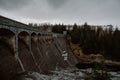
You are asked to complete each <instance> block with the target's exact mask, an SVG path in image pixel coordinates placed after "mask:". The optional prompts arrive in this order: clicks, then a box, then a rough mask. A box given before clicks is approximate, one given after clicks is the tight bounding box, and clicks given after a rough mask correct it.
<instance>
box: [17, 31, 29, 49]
mask: <svg viewBox="0 0 120 80" xmlns="http://www.w3.org/2000/svg"><path fill="white" fill-rule="evenodd" d="M29 40H30V36H29V33H28V32H26V31H21V32H20V33H19V34H18V42H19V41H21V42H23V43H24V44H25V45H26V46H27V47H29Z"/></svg>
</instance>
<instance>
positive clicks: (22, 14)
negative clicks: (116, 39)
mask: <svg viewBox="0 0 120 80" xmlns="http://www.w3.org/2000/svg"><path fill="white" fill-rule="evenodd" d="M0 15H3V16H6V17H9V18H12V19H15V20H17V21H20V22H24V23H29V22H37V23H43V22H49V23H59V22H60V23H65V24H74V23H78V24H84V22H88V24H99V25H106V24H113V25H120V0H0Z"/></svg>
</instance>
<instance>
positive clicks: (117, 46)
mask: <svg viewBox="0 0 120 80" xmlns="http://www.w3.org/2000/svg"><path fill="white" fill-rule="evenodd" d="M47 26H49V27H52V32H55V33H63V31H67V34H68V35H69V36H70V37H71V42H72V43H74V44H79V46H80V47H81V48H82V50H83V52H84V53H85V54H102V55H104V56H105V57H107V58H112V59H116V60H120V30H119V29H118V28H113V26H112V25H106V26H105V27H104V26H97V25H96V26H95V25H88V24H87V23H85V24H84V25H77V24H74V25H64V24H55V25H47ZM71 28H72V29H71Z"/></svg>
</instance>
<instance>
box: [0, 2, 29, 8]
mask: <svg viewBox="0 0 120 80" xmlns="http://www.w3.org/2000/svg"><path fill="white" fill-rule="evenodd" d="M29 2H30V0H0V8H2V9H6V10H17V9H18V8H22V7H24V6H25V5H26V4H28V3H29Z"/></svg>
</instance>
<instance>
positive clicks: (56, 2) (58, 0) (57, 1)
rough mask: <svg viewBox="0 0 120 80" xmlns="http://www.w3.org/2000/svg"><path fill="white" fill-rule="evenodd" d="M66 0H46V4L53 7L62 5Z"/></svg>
mask: <svg viewBox="0 0 120 80" xmlns="http://www.w3.org/2000/svg"><path fill="white" fill-rule="evenodd" d="M67 1H68V0H48V4H49V5H50V6H52V7H53V8H60V7H61V6H63V5H64V4H65V3H66V2H67Z"/></svg>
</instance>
